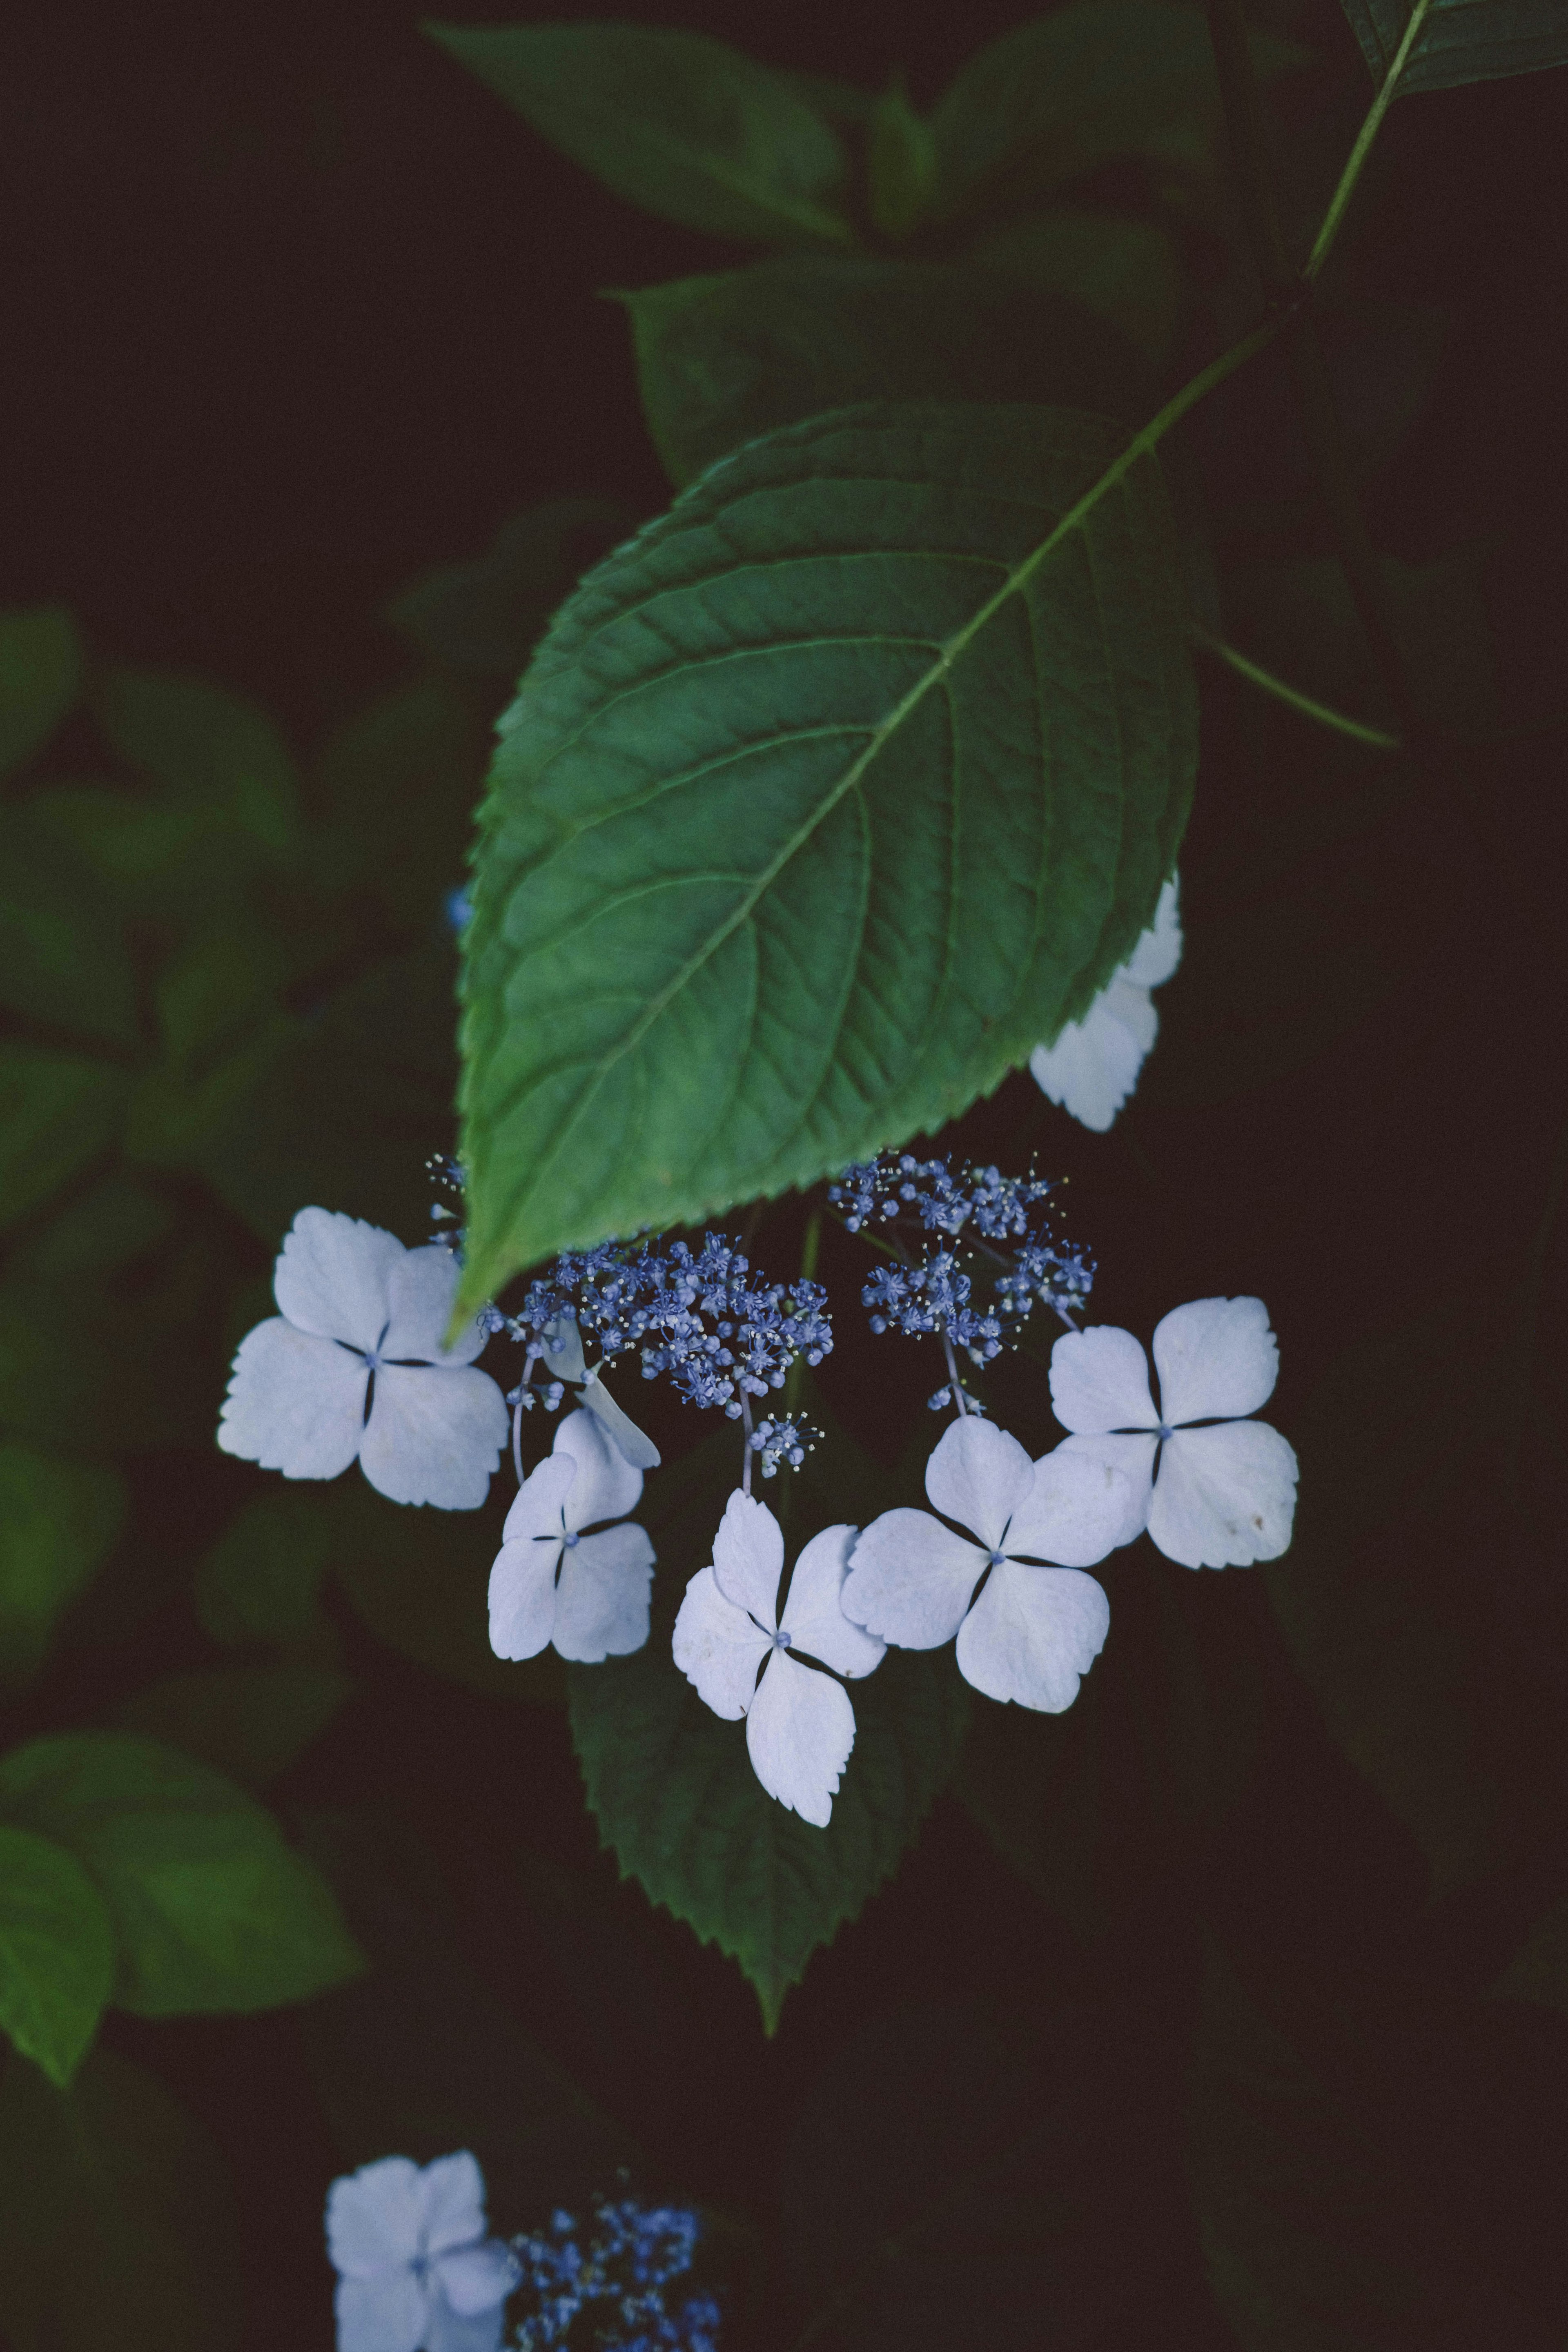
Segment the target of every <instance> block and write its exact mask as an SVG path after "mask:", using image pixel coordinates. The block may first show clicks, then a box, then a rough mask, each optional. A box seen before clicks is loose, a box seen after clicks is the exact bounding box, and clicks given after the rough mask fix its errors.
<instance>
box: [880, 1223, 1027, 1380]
mask: <svg viewBox="0 0 1568 2352" xmlns="http://www.w3.org/2000/svg"><path fill="white" fill-rule="evenodd" d="M972 1287H973V1286H972V1284H971V1282H970V1278H969V1276H968V1275H966V1274H961V1273H960V1272H959V1270H958V1261H957V1259H956V1258H955V1257H954V1256H953V1255H952V1251H951V1250H933V1251H932V1252H931V1255H930V1256H929V1257H927V1258H926V1260H925V1262H924V1263H923V1265H910V1266H900V1265H883V1266H879V1267H878V1269H877V1271H876V1273H875V1274H874V1275H873V1276H871V1279H870V1281H869V1282H868V1283H867V1284H866V1286H865V1287H864V1288H863V1289H862V1291H861V1293H860V1302H861V1305H862V1306H863V1307H866V1308H867V1309H868V1311H869V1314H870V1319H871V1328H872V1330H873V1331H879V1332H880V1331H886V1330H889V1329H892V1330H895V1331H901V1332H902V1333H903V1335H904V1337H905V1339H921V1338H922V1337H924V1336H925V1335H926V1334H927V1333H931V1332H934V1333H938V1334H941V1333H943V1332H945V1334H946V1335H947V1337H948V1338H949V1339H951V1340H952V1342H953V1344H954V1346H955V1347H959V1348H963V1349H967V1350H968V1352H969V1355H970V1358H971V1360H973V1362H974V1363H977V1364H988V1363H989V1362H990V1361H991V1359H992V1357H993V1356H994V1355H997V1354H999V1353H1000V1351H1001V1347H1002V1325H1001V1322H1000V1321H999V1319H998V1318H997V1317H996V1316H995V1315H994V1314H992V1313H990V1312H989V1311H983V1310H982V1309H981V1308H979V1307H973V1306H971V1304H970V1292H971V1289H972Z"/></svg>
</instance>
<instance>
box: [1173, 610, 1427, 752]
mask: <svg viewBox="0 0 1568 2352" xmlns="http://www.w3.org/2000/svg"><path fill="white" fill-rule="evenodd" d="M1189 635H1191V637H1192V640H1193V643H1194V645H1195V646H1202V648H1203V650H1204V651H1205V653H1208V654H1213V655H1214V656H1215V660H1216V661H1222V662H1224V663H1225V664H1226V667H1227V668H1230V669H1233V670H1235V671H1236V673H1237V677H1245V678H1246V679H1247V680H1248V682H1249V683H1250V684H1251V685H1253V686H1256V687H1258V688H1259V689H1260V690H1261V691H1262V692H1263V693H1264V694H1271V695H1273V697H1274V698H1275V700H1276V701H1278V702H1283V703H1287V704H1288V705H1289V708H1290V709H1292V710H1299V711H1300V713H1301V715H1302V717H1303V718H1304V719H1315V720H1316V721H1317V723H1318V725H1319V726H1320V727H1331V728H1332V729H1333V730H1334V731H1335V733H1336V734H1340V735H1348V736H1349V737H1350V738H1351V740H1352V742H1356V743H1370V744H1371V745H1372V747H1373V750H1374V751H1403V750H1404V748H1405V747H1404V745H1403V743H1402V742H1401V741H1400V739H1399V737H1398V736H1397V735H1390V734H1387V733H1386V732H1385V731H1384V729H1383V728H1381V727H1369V726H1367V725H1366V723H1365V721H1364V720H1363V719H1351V718H1347V716H1346V715H1345V713H1344V712H1343V711H1342V710H1335V709H1331V707H1330V705H1329V704H1328V703H1326V702H1319V701H1318V700H1317V699H1316V698H1314V697H1313V696H1312V695H1310V694H1303V693H1302V691H1301V689H1300V687H1299V686H1291V685H1289V684H1288V683H1287V681H1286V680H1285V679H1284V678H1282V677H1275V675H1274V673H1273V671H1272V670H1268V669H1265V668H1264V667H1263V665H1262V664H1261V662H1255V661H1252V660H1250V659H1249V658H1248V656H1247V655H1246V654H1244V653H1242V652H1241V651H1239V649H1238V648H1237V646H1232V645H1227V644H1226V641H1225V639H1224V638H1223V637H1216V636H1215V634H1214V631H1213V630H1212V629H1205V626H1204V625H1203V623H1202V622H1201V621H1194V622H1193V623H1192V624H1191V625H1190V629H1189Z"/></svg>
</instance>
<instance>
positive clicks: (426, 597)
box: [386, 499, 633, 686]
mask: <svg viewBox="0 0 1568 2352" xmlns="http://www.w3.org/2000/svg"><path fill="white" fill-rule="evenodd" d="M632 523H633V518H632V516H631V514H630V512H629V511H628V510H627V509H626V508H624V507H619V506H616V505H615V504H614V503H613V502H612V501H611V500H609V499H546V500H545V501H544V502H543V504H542V505H540V506H537V507H530V508H529V509H527V510H526V512H524V513H522V514H519V515H513V516H511V517H510V520H507V521H506V522H504V523H502V525H501V527H500V530H498V531H497V533H496V536H495V543H494V545H493V546H492V547H491V548H490V550H489V552H488V553H487V554H485V555H481V556H479V557H478V558H477V559H475V560H474V561H473V562H467V563H448V564H442V565H441V566H440V567H439V568H438V569H437V570H436V571H434V572H425V573H423V574H421V576H420V577H419V578H418V579H417V580H416V581H414V582H412V583H410V585H409V586H408V587H406V588H405V589H404V590H403V591H402V592H401V593H400V594H399V595H397V596H396V597H395V598H394V599H393V601H392V603H391V604H389V605H388V606H387V608H386V617H387V619H388V620H389V621H390V622H391V623H392V625H393V626H394V627H395V628H396V629H400V630H401V631H402V632H403V634H404V635H405V637H408V638H410V639H412V641H413V643H414V644H415V645H416V646H418V647H419V649H420V651H421V652H422V653H423V654H425V655H426V656H428V657H429V658H430V659H431V660H432V661H438V662H441V663H444V664H445V665H446V667H447V668H448V669H453V670H457V671H459V672H463V673H471V674H472V675H473V676H474V677H483V678H504V679H505V680H506V682H507V684H508V685H509V686H510V685H511V684H512V683H513V681H514V680H515V679H516V677H517V676H518V673H519V672H520V671H521V668H522V666H523V664H524V662H525V661H526V660H527V659H528V656H529V655H530V653H531V651H532V648H533V646H534V645H535V644H536V643H537V641H538V640H539V638H540V637H541V636H542V635H543V633H544V628H545V625H546V623H547V622H548V621H549V618H550V615H551V614H552V613H553V611H554V610H555V607H556V606H557V604H560V603H561V602H562V600H563V597H565V596H567V595H568V594H570V593H571V591H572V589H573V588H574V587H575V585H576V583H577V582H578V581H579V580H580V579H581V577H582V575H583V573H584V572H585V571H586V570H587V569H588V566H589V564H590V563H593V562H597V561H598V559H599V557H600V556H601V555H604V554H606V553H607V552H608V551H609V550H610V549H611V548H612V547H613V546H614V545H615V544H616V541H617V540H621V539H625V538H626V535H627V533H628V532H629V531H630V530H631V529H632Z"/></svg>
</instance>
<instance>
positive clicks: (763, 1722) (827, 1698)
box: [746, 1650, 855, 1829]
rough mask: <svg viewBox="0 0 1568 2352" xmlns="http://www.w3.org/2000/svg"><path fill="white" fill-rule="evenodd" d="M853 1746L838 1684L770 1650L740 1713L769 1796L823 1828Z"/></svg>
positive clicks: (848, 1710)
mask: <svg viewBox="0 0 1568 2352" xmlns="http://www.w3.org/2000/svg"><path fill="white" fill-rule="evenodd" d="M854 1745H855V1710H854V1708H853V1707H852V1706H850V1704H849V1695H848V1693H847V1691H846V1690H845V1688H844V1686H843V1685H842V1684H841V1683H836V1682H835V1681H834V1679H833V1677H832V1675H824V1674H819V1673H817V1672H816V1670H815V1669H814V1668H813V1667H811V1666H801V1665H796V1664H795V1660H794V1659H793V1658H792V1657H791V1656H790V1655H789V1654H788V1653H787V1652H786V1651H783V1650H775V1651H774V1652H773V1655H772V1657H770V1659H769V1660H768V1663H767V1665H766V1666H765V1667H764V1669H763V1679H762V1682H761V1685H759V1687H758V1690H757V1694H756V1696H755V1697H754V1698H753V1699H752V1704H751V1707H750V1709H749V1711H748V1713H747V1716H746V1751H747V1753H748V1755H749V1756H750V1757H751V1759H752V1770H753V1771H754V1772H755V1774H756V1776H757V1778H758V1780H760V1781H761V1782H762V1784H763V1788H764V1789H765V1790H767V1792H768V1794H769V1796H770V1797H776V1798H777V1800H778V1801H779V1803H780V1804H781V1805H786V1806H787V1807H788V1808H789V1810H790V1811H791V1812H792V1813H798V1814H799V1815H800V1817H801V1820H802V1821H803V1822H812V1823H813V1824H814V1825H815V1827H816V1828H817V1829H826V1826H827V1823H828V1821H829V1819H830V1818H831V1815H832V1812H833V1800H834V1797H835V1796H836V1795H837V1790H838V1780H839V1775H840V1773H841V1772H842V1771H843V1769H844V1767H845V1765H846V1764H847V1762H848V1760H849V1751H850V1749H851V1748H853V1747H854Z"/></svg>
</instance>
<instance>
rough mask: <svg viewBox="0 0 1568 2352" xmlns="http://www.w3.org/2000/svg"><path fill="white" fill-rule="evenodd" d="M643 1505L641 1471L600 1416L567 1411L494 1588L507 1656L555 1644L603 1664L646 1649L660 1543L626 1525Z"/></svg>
mask: <svg viewBox="0 0 1568 2352" xmlns="http://www.w3.org/2000/svg"><path fill="white" fill-rule="evenodd" d="M641 1498H642V1472H641V1471H640V1470H638V1469H636V1468H634V1466H633V1465H632V1464H631V1463H629V1462H628V1461H627V1460H626V1456H625V1454H623V1453H622V1452H621V1451H620V1448H619V1447H618V1446H617V1445H616V1443H615V1441H614V1439H613V1438H612V1437H611V1436H610V1435H609V1434H608V1433H607V1432H606V1431H605V1426H604V1424H603V1423H602V1422H601V1421H600V1420H599V1418H598V1416H597V1414H595V1413H593V1412H569V1413H567V1414H566V1416H565V1418H564V1419H563V1421H562V1422H561V1423H559V1425H558V1426H557V1428H556V1432H555V1444H554V1447H553V1449H552V1452H550V1453H549V1454H546V1455H545V1457H544V1459H543V1461H542V1463H541V1464H540V1465H539V1467H538V1468H537V1470H533V1471H531V1472H530V1474H529V1475H528V1476H527V1477H526V1478H525V1479H524V1480H523V1482H522V1485H521V1487H520V1488H519V1490H518V1496H517V1500H516V1501H515V1502H514V1503H513V1505H512V1507H511V1508H510V1511H509V1512H508V1513H507V1515H506V1524H505V1526H504V1527H503V1528H502V1529H501V1548H500V1551H499V1552H498V1553H497V1554H496V1559H495V1565H494V1566H493V1567H492V1569H491V1570H490V1591H489V1610H490V1647H491V1649H492V1650H493V1651H494V1652H495V1654H496V1655H497V1657H498V1658H532V1657H537V1655H538V1654H539V1653H540V1651H541V1650H542V1649H543V1648H544V1647H545V1645H546V1644H547V1643H549V1644H550V1645H551V1646H552V1647H553V1648H554V1649H555V1650H557V1651H558V1652H559V1654H561V1656H562V1657H563V1658H577V1659H580V1660H582V1661H583V1662H584V1664H593V1665H596V1664H599V1662H600V1661H601V1660H602V1659H605V1658H621V1657H625V1656H626V1655H627V1654H628V1653H629V1652H631V1651H633V1650H640V1649H641V1648H642V1645H643V1643H645V1642H646V1641H647V1624H648V1588H649V1586H650V1584H651V1583H652V1580H653V1562H654V1551H653V1545H652V1544H651V1543H650V1541H649V1540H648V1536H647V1529H646V1528H639V1527H636V1526H627V1525H626V1524H624V1522H625V1520H626V1513H627V1512H628V1511H633V1510H636V1508H637V1504H638V1502H639V1501H640V1500H641ZM616 1521H619V1522H622V1523H623V1524H620V1525H616V1524H614V1522H616Z"/></svg>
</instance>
